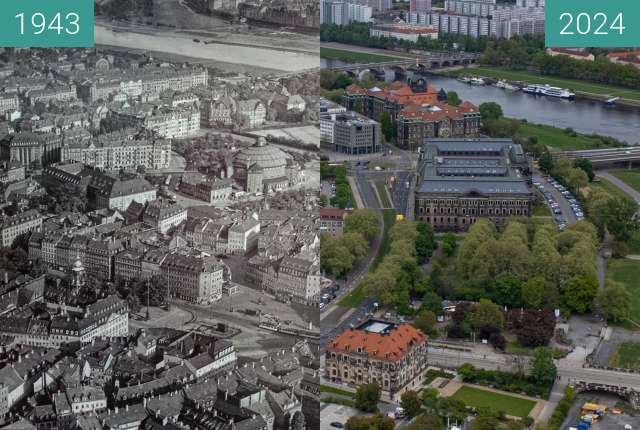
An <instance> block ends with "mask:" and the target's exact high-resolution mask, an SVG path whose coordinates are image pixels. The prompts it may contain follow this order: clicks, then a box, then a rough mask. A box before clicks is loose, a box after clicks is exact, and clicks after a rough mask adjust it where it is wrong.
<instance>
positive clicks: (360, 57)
mask: <svg viewBox="0 0 640 430" xmlns="http://www.w3.org/2000/svg"><path fill="white" fill-rule="evenodd" d="M320 57H321V58H326V59H329V60H339V61H344V62H345V63H363V64H367V63H384V62H387V61H396V60H402V59H403V58H400V57H390V56H387V55H379V54H372V53H369V52H355V51H344V50H341V49H334V48H325V47H322V46H321V47H320Z"/></svg>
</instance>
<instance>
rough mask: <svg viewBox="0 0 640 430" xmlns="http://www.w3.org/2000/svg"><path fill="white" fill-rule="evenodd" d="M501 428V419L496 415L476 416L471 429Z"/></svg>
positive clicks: (488, 429) (487, 429)
mask: <svg viewBox="0 0 640 430" xmlns="http://www.w3.org/2000/svg"><path fill="white" fill-rule="evenodd" d="M498 428H500V420H498V419H497V418H495V417H486V416H482V417H476V419H474V420H473V421H471V425H470V426H469V430H496V429H498Z"/></svg>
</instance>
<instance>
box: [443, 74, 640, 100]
mask: <svg viewBox="0 0 640 430" xmlns="http://www.w3.org/2000/svg"><path fill="white" fill-rule="evenodd" d="M452 73H453V74H455V75H470V74H471V75H474V76H484V77H487V78H495V79H508V80H510V81H522V82H526V83H527V84H549V85H553V86H555V87H562V88H569V89H571V90H573V91H581V92H585V93H592V94H605V95H610V96H614V97H620V98H625V99H632V100H640V91H639V90H633V89H630V88H622V87H616V86H613V85H607V84H599V83H596V82H588V81H580V80H576V79H564V78H554V77H552V76H547V75H541V74H539V73H535V72H529V71H520V70H508V69H500V68H497V67H496V68H493V67H478V68H473V69H464V70H458V71H456V72H452Z"/></svg>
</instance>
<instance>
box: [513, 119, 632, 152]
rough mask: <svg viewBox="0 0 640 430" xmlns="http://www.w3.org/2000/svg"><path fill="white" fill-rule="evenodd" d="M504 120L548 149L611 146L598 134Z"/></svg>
mask: <svg viewBox="0 0 640 430" xmlns="http://www.w3.org/2000/svg"><path fill="white" fill-rule="evenodd" d="M505 120H506V121H510V122H512V123H517V127H518V131H517V134H518V135H520V136H522V137H527V138H530V137H536V138H537V139H538V142H540V143H542V144H544V145H546V147H547V148H548V149H549V151H581V150H587V149H598V148H607V147H611V145H607V144H605V143H604V142H603V140H602V139H601V138H600V136H596V135H587V134H582V133H576V132H575V131H573V130H568V129H561V128H557V127H553V126H550V125H544V124H533V123H529V122H525V121H523V120H520V119H515V118H505ZM621 145H623V143H621Z"/></svg>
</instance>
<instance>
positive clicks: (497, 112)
mask: <svg viewBox="0 0 640 430" xmlns="http://www.w3.org/2000/svg"><path fill="white" fill-rule="evenodd" d="M479 109H480V116H481V117H482V120H483V121H491V120H498V119H500V118H502V107H501V106H500V105H499V104H498V103H495V102H485V103H482V104H481V105H480V108H479Z"/></svg>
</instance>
